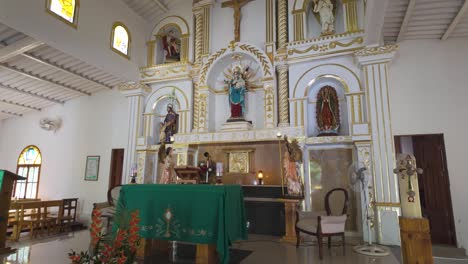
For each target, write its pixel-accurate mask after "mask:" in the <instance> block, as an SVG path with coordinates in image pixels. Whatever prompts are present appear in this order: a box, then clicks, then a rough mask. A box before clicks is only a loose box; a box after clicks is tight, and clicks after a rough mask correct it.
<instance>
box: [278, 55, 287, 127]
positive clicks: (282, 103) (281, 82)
mask: <svg viewBox="0 0 468 264" xmlns="http://www.w3.org/2000/svg"><path fill="white" fill-rule="evenodd" d="M285 57H286V55H284V56H280V57H277V66H276V71H277V74H278V108H279V124H278V126H281V127H287V126H289V76H288V71H289V67H288V64H287V62H286V58H285Z"/></svg>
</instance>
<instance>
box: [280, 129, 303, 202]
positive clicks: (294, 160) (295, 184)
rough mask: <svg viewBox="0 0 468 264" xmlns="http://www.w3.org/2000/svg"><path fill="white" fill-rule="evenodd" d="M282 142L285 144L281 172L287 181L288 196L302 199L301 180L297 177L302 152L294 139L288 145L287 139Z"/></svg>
mask: <svg viewBox="0 0 468 264" xmlns="http://www.w3.org/2000/svg"><path fill="white" fill-rule="evenodd" d="M284 141H285V143H286V151H285V152H284V155H283V170H284V173H285V177H286V181H287V182H286V186H287V188H288V195H289V196H295V197H302V196H303V195H304V193H303V188H302V179H301V177H300V176H299V171H300V164H301V163H302V151H301V148H300V147H299V144H298V142H297V140H296V139H294V140H293V141H292V142H291V143H290V142H289V141H288V138H287V137H286V136H284Z"/></svg>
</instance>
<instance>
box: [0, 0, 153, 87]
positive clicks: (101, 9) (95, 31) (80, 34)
mask: <svg viewBox="0 0 468 264" xmlns="http://www.w3.org/2000/svg"><path fill="white" fill-rule="evenodd" d="M0 6H1V8H0V22H1V23H4V24H6V25H8V26H10V27H12V28H14V29H16V30H18V31H21V32H23V33H25V34H26V35H29V36H31V37H33V38H35V39H38V40H41V41H43V42H45V43H47V44H48V45H50V46H52V47H54V48H56V49H59V50H61V51H63V52H65V53H67V54H70V55H72V56H74V57H76V58H79V59H80V60H83V61H85V62H87V63H90V64H92V65H95V66H97V67H99V68H102V69H104V70H105V71H108V72H110V73H112V74H114V75H116V76H119V77H121V78H123V79H127V80H137V79H138V78H139V75H138V65H144V64H145V63H146V59H145V57H144V55H145V50H146V49H145V27H146V22H144V21H143V20H142V19H141V18H140V17H139V16H137V15H136V14H135V13H134V12H133V11H131V9H129V8H128V7H127V6H126V5H125V4H124V3H123V2H122V1H115V0H99V1H93V0H82V1H80V9H79V16H78V29H74V28H72V27H70V26H68V25H67V24H65V23H63V22H62V21H60V20H59V19H57V18H55V17H54V16H52V15H50V14H49V13H47V12H46V10H45V1H42V0H41V1H37V0H36V1H31V0H15V1H11V0H0ZM116 21H120V22H122V23H124V24H125V25H126V26H127V27H128V29H129V31H130V34H131V37H132V43H131V50H130V57H131V60H130V61H129V60H128V59H126V58H124V57H123V56H120V55H118V54H117V53H115V52H114V51H112V50H111V49H110V36H111V35H110V34H111V30H112V24H113V23H114V22H116Z"/></svg>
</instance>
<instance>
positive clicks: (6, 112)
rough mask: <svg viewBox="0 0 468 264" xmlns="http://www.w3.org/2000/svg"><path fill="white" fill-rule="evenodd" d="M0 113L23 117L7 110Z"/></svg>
mask: <svg viewBox="0 0 468 264" xmlns="http://www.w3.org/2000/svg"><path fill="white" fill-rule="evenodd" d="M0 112H2V113H4V114H7V115H11V116H19V117H22V116H23V114H18V113H14V112H10V111H5V110H0Z"/></svg>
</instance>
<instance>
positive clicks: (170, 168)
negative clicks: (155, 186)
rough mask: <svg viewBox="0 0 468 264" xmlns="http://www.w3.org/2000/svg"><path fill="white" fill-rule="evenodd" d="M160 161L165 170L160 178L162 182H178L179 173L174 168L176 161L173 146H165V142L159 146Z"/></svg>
mask: <svg viewBox="0 0 468 264" xmlns="http://www.w3.org/2000/svg"><path fill="white" fill-rule="evenodd" d="M159 150H160V151H159V154H158V155H159V162H160V163H161V164H162V165H163V171H162V173H161V178H160V179H159V183H160V184H174V183H176V182H177V175H176V172H175V170H174V166H175V164H174V161H173V160H172V148H171V147H169V148H167V149H166V148H165V145H164V143H163V144H161V146H160V148H159ZM164 156H165V157H164Z"/></svg>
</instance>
